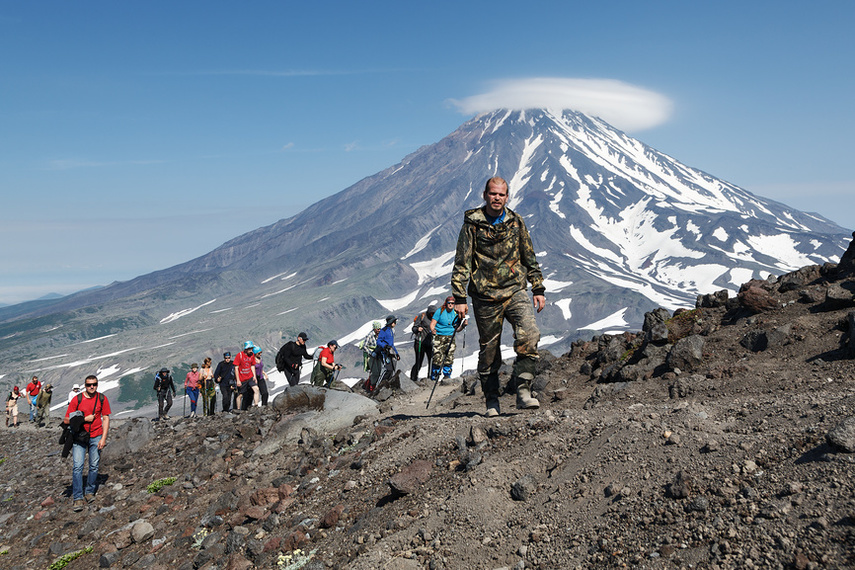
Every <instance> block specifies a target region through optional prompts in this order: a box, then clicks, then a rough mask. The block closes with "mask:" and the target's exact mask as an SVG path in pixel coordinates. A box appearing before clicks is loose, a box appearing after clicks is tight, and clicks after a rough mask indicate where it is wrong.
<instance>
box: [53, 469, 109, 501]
mask: <svg viewBox="0 0 855 570" xmlns="http://www.w3.org/2000/svg"><path fill="white" fill-rule="evenodd" d="M86 477H87V475H86V473H84V474H83V488H84V489H85V488H86ZM109 479H110V476H109V475H106V474H104V473H98V478H97V479H95V492H96V493H97V492H98V490H100V489H101V487H103V486H104V485H106V484H107V481H108V480H109ZM71 494H72V485H71V483H69V484H68V485H67V486H66V487H65V490H64V491H63V492H62V496H63V497H71Z"/></svg>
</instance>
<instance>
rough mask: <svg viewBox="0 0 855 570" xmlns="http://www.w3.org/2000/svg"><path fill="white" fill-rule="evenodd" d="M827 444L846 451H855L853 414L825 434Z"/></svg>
mask: <svg viewBox="0 0 855 570" xmlns="http://www.w3.org/2000/svg"><path fill="white" fill-rule="evenodd" d="M825 439H826V441H827V442H828V444H829V445H830V446H832V447H834V448H835V449H839V450H840V451H843V452H846V453H855V416H849V417H848V418H846V419H845V420H843V421H842V422H840V423H839V424H837V425H836V426H834V427H833V428H831V430H830V431H829V432H828V433H827V434H826V435H825Z"/></svg>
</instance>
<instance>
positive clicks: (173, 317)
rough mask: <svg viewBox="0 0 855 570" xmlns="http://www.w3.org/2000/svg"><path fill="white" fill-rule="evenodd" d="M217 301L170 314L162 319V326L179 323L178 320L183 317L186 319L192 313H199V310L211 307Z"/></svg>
mask: <svg viewBox="0 0 855 570" xmlns="http://www.w3.org/2000/svg"><path fill="white" fill-rule="evenodd" d="M215 301H216V299H211V300H210V301H208V302H207V303H202V304H201V305H199V306H198V307H193V308H192V309H183V310H181V311H176V312H174V313H170V314H168V315H167V316H165V317H163V318H162V319H160V324H162V325H163V324H166V323H171V322H173V321H177V320H178V319H180V318H181V317H186V316H187V315H189V314H191V313H195V312H196V311H198V310H199V309H201V308H202V307H205V306H207V305H210V304H211V303H213V302H215Z"/></svg>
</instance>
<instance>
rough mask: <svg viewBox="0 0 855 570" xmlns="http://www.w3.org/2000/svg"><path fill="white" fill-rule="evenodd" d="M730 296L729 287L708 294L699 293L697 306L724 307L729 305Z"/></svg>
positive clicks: (706, 307)
mask: <svg viewBox="0 0 855 570" xmlns="http://www.w3.org/2000/svg"><path fill="white" fill-rule="evenodd" d="M728 297H729V293H728V291H727V289H722V290H720V291H716V292H715V293H708V294H706V295H698V297H697V300H696V301H695V308H697V309H701V308H704V309H712V308H715V307H724V306H726V305H727V301H728Z"/></svg>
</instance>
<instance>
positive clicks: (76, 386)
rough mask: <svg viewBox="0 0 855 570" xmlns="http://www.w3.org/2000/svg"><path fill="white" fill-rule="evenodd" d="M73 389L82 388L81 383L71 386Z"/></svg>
mask: <svg viewBox="0 0 855 570" xmlns="http://www.w3.org/2000/svg"><path fill="white" fill-rule="evenodd" d="M71 389H72V390H80V384H75V385H74V386H72V387H71Z"/></svg>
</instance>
